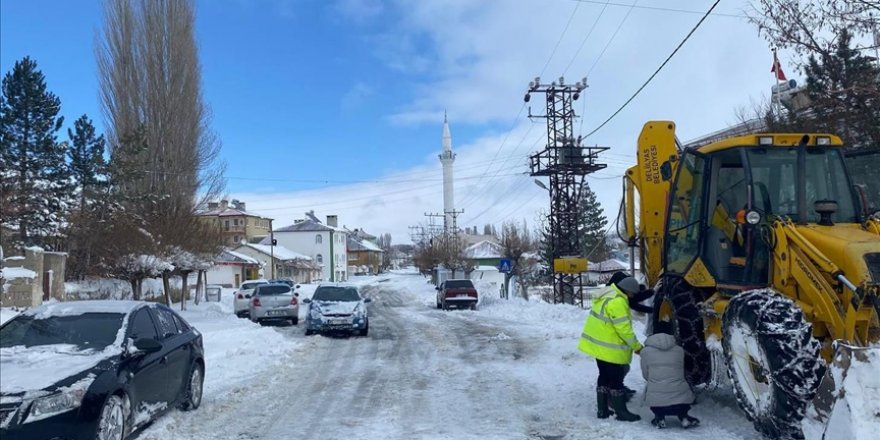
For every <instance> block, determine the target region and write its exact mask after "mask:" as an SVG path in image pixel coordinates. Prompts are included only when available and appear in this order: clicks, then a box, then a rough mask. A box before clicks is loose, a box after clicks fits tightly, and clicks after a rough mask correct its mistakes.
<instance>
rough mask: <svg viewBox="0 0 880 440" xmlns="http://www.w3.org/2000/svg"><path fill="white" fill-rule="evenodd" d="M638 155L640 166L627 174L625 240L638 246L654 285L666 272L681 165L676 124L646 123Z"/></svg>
mask: <svg viewBox="0 0 880 440" xmlns="http://www.w3.org/2000/svg"><path fill="white" fill-rule="evenodd" d="M636 154H637V165H635V166H633V167H631V168H629V169H628V170H627V171H626V175H624V194H625V196H624V197H625V199H624V205H625V206H624V207H625V210H624V213H625V219H624V223H625V226H626V235H627V237H626V239H627V241H628V242H629V243H630V245H631V246H634V245H636V244H637V245H638V246H639V248H640V250H641V258H642V260H641V262H642V272H643V273H644V274H645V277H646V278H647V281H648V284H649V285H654V284H655V283H656V282H657V281H658V280H659V279H660V272H661V271H662V269H663V239H664V234H665V226H666V212H667V208H668V205H669V191H670V187H671V186H672V180H673V176H674V175H675V170H676V167H677V166H678V158H679V152H678V145H677V143H676V140H675V123H673V122H671V121H649V122H647V123H646V124H645V125H644V126H643V127H642V132H641V133H640V134H639V140H638V149H637V152H636ZM636 194H637V195H638V200H636ZM636 204H638V210H637V209H636V208H637V207H636ZM637 219H638V222H636V220H637Z"/></svg>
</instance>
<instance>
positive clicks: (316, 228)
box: [274, 219, 347, 234]
mask: <svg viewBox="0 0 880 440" xmlns="http://www.w3.org/2000/svg"><path fill="white" fill-rule="evenodd" d="M320 231H335V232H347V231H346V230H345V229H342V228H337V227H335V226H330V225H325V224H323V223H321V222H318V221H315V220H311V219H309V220H303V221H301V222H299V223H294V224H292V225H289V226H285V227H283V228H279V229H276V230H275V231H274V232H275V233H276V234H277V233H279V232H320Z"/></svg>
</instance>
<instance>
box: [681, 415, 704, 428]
mask: <svg viewBox="0 0 880 440" xmlns="http://www.w3.org/2000/svg"><path fill="white" fill-rule="evenodd" d="M678 420H681V427H682V428H684V429H690V428H696V427H697V426H700V419H698V418H696V417H691V416H681V417H679V418H678Z"/></svg>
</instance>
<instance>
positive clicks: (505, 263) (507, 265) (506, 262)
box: [498, 258, 513, 273]
mask: <svg viewBox="0 0 880 440" xmlns="http://www.w3.org/2000/svg"><path fill="white" fill-rule="evenodd" d="M511 269H513V263H511V261H510V259H509V258H502V259H501V262H500V263H498V271H499V272H502V273H510V271H511Z"/></svg>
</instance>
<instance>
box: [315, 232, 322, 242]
mask: <svg viewBox="0 0 880 440" xmlns="http://www.w3.org/2000/svg"><path fill="white" fill-rule="evenodd" d="M323 242H324V237H321V234H318V235H315V244H321V243H323Z"/></svg>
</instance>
